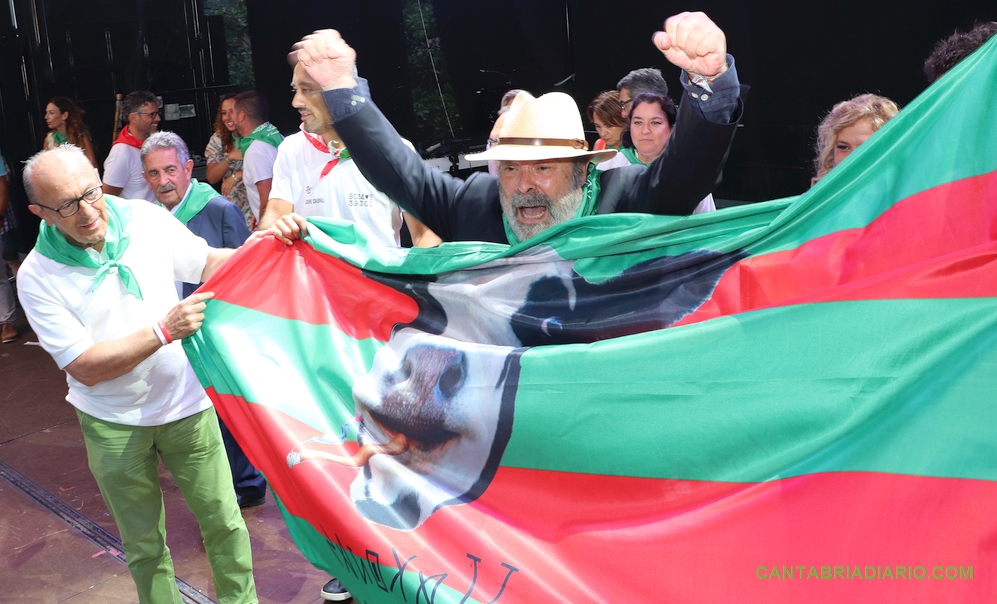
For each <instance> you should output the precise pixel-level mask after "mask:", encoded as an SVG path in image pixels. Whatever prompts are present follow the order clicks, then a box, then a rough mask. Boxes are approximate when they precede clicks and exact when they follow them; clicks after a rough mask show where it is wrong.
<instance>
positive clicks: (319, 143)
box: [301, 127, 345, 180]
mask: <svg viewBox="0 0 997 604" xmlns="http://www.w3.org/2000/svg"><path fill="white" fill-rule="evenodd" d="M301 132H302V133H304V135H305V138H306V139H308V142H310V143H311V144H312V146H313V147H315V148H316V149H318V150H319V151H321V152H322V153H331V154H332V155H333V156H334V157H333V159H331V160H330V161H329V162H328V163H327V164H325V167H324V168H322V173H321V174H319V176H318V179H319V180H322V179H323V178H325V175H326V174H328V173H329V172H332V169H333V168H335V167H336V164H338V163H339V154H340V153H342V152H343V150H344V149H345V148H344V149H333V150H331V151H330V150H329V146H328V145H326V144H325V141H324V140H322V138H321V137H318V136H315V135H314V134H312V133H311V132H306V131H305V129H304V127H302V128H301Z"/></svg>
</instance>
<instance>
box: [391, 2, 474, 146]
mask: <svg viewBox="0 0 997 604" xmlns="http://www.w3.org/2000/svg"><path fill="white" fill-rule="evenodd" d="M402 24H403V27H404V30H405V45H406V48H407V49H408V65H409V78H410V79H411V82H412V110H413V112H414V113H415V117H416V132H417V135H418V138H419V140H421V141H424V142H428V143H434V142H439V141H441V140H443V139H448V138H454V137H456V136H459V135H460V134H461V127H460V123H459V122H460V115H459V114H458V112H457V100H456V97H455V96H454V91H453V86H451V85H450V77H449V72H448V70H447V65H446V60H445V59H444V58H443V51H442V49H441V47H440V38H439V35H438V34H437V31H436V18H435V16H434V13H433V5H432V3H431V2H429V0H423V1H422V2H421V6H420V0H407V1H406V2H405V4H404V6H403V7H402ZM427 39H428V44H427ZM434 66H435V69H434ZM437 79H439V84H437ZM441 91H442V92H441ZM448 114H449V118H450V119H449V121H448V120H447V115H448ZM451 129H452V130H451Z"/></svg>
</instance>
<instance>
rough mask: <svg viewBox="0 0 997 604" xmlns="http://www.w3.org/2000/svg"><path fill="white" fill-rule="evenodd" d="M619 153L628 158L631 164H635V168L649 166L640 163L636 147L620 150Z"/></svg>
mask: <svg viewBox="0 0 997 604" xmlns="http://www.w3.org/2000/svg"><path fill="white" fill-rule="evenodd" d="M619 152H620V153H622V154H623V157H625V158H627V161H628V162H630V163H631V164H633V165H635V166H646V165H648V164H645V163H644V162H642V161H640V159H639V158H638V157H637V148H636V147H623V148H622V149H619Z"/></svg>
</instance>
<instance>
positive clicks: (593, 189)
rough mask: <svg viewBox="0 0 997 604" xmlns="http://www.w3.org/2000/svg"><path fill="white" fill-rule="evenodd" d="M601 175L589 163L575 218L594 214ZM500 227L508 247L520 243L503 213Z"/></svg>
mask: <svg viewBox="0 0 997 604" xmlns="http://www.w3.org/2000/svg"><path fill="white" fill-rule="evenodd" d="M601 174H602V173H601V172H600V171H599V170H597V169H596V167H595V164H594V163H589V165H588V174H587V175H586V177H585V184H584V185H582V203H581V204H579V206H578V211H577V212H576V213H575V218H581V217H583V216H590V215H592V214H593V213H595V206H596V202H598V201H599V193H601V191H602V180H601V179H600V178H599V176H600V175H601ZM502 226H503V227H505V236H506V237H507V238H508V239H509V244H510V245H513V246H515V245H519V244H520V243H522V242H521V241H520V240H519V237H517V236H516V233H515V232H514V231H513V230H512V227H511V226H509V220H508V219H507V218H506V217H505V212H503V213H502Z"/></svg>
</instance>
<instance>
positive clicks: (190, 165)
mask: <svg viewBox="0 0 997 604" xmlns="http://www.w3.org/2000/svg"><path fill="white" fill-rule="evenodd" d="M183 170H184V172H185V173H186V174H187V180H190V177H191V176H192V175H193V174H194V160H192V159H188V160H187V163H186V164H184V166H183Z"/></svg>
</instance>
